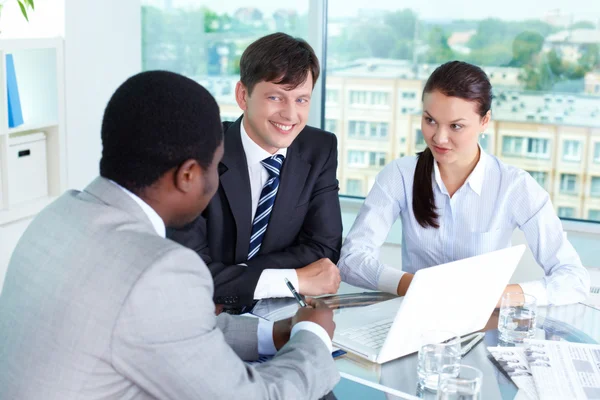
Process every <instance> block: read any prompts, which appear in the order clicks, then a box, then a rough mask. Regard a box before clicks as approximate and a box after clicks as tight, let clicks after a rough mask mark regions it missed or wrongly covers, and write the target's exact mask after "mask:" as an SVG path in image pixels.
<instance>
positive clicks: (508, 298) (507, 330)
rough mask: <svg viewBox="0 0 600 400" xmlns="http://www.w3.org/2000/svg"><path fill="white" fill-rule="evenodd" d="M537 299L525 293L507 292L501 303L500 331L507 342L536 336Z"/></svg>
mask: <svg viewBox="0 0 600 400" xmlns="http://www.w3.org/2000/svg"><path fill="white" fill-rule="evenodd" d="M536 314H537V300H536V298H535V297H533V296H531V295H528V294H523V293H505V294H504V295H503V296H502V301H501V303H500V317H499V319H498V331H499V332H500V340H501V341H502V342H506V343H523V341H524V340H526V339H530V338H533V337H534V336H535V321H536Z"/></svg>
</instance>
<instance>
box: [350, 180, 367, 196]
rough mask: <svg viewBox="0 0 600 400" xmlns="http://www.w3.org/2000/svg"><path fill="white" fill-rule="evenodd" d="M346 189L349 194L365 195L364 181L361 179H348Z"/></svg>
mask: <svg viewBox="0 0 600 400" xmlns="http://www.w3.org/2000/svg"><path fill="white" fill-rule="evenodd" d="M346 191H347V192H348V195H349V196H364V193H363V189H362V181H361V180H360V179H348V180H346Z"/></svg>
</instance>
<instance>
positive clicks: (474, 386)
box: [437, 365, 483, 400]
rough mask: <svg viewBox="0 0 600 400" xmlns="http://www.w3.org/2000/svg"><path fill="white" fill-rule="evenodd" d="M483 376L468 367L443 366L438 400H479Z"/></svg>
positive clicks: (475, 369)
mask: <svg viewBox="0 0 600 400" xmlns="http://www.w3.org/2000/svg"><path fill="white" fill-rule="evenodd" d="M482 380H483V374H482V373H481V371H480V370H478V369H477V368H474V367H470V366H468V365H461V366H460V367H459V368H458V374H457V373H456V366H454V365H445V366H444V367H442V370H441V371H440V378H439V384H438V391H437V399H438V400H480V399H481V382H482Z"/></svg>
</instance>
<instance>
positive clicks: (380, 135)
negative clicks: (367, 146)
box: [348, 121, 388, 139]
mask: <svg viewBox="0 0 600 400" xmlns="http://www.w3.org/2000/svg"><path fill="white" fill-rule="evenodd" d="M387 135H388V124H387V122H369V121H350V122H349V127H348V137H350V138H353V139H354V138H357V139H385V138H387Z"/></svg>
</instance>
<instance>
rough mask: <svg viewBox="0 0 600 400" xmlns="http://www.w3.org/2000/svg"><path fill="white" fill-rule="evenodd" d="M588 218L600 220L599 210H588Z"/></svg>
mask: <svg viewBox="0 0 600 400" xmlns="http://www.w3.org/2000/svg"><path fill="white" fill-rule="evenodd" d="M588 219H590V220H592V221H600V210H589V211H588Z"/></svg>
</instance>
